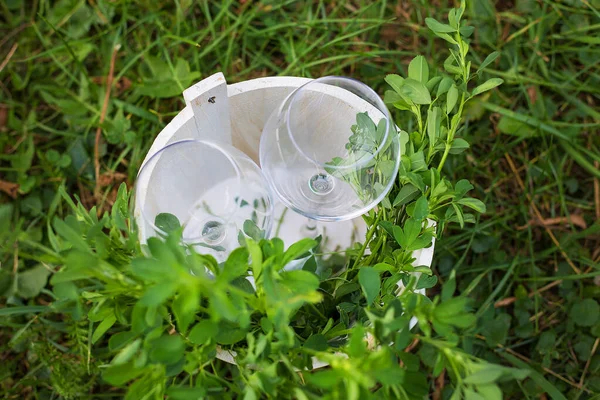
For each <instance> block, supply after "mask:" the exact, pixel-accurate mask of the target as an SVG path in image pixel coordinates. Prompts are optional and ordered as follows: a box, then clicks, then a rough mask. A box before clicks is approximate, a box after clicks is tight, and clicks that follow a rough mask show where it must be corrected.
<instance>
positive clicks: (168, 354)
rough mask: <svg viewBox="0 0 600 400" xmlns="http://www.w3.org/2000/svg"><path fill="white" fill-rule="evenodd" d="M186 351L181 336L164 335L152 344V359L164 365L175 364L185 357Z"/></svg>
mask: <svg viewBox="0 0 600 400" xmlns="http://www.w3.org/2000/svg"><path fill="white" fill-rule="evenodd" d="M184 349H185V344H184V343H183V340H182V339H181V336H179V335H178V334H175V335H163V336H161V337H159V338H158V339H156V340H154V341H153V342H152V343H151V350H150V359H151V360H152V361H155V362H159V363H162V364H167V365H168V364H174V363H176V362H177V361H179V360H180V359H181V357H183V352H184Z"/></svg>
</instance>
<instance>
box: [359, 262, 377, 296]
mask: <svg viewBox="0 0 600 400" xmlns="http://www.w3.org/2000/svg"><path fill="white" fill-rule="evenodd" d="M358 283H360V287H361V288H362V290H363V293H364V295H365V298H366V299H367V304H368V305H371V304H372V303H373V301H374V300H375V298H376V297H377V295H379V289H380V287H381V281H380V280H379V273H378V272H377V271H376V270H374V269H373V268H371V267H363V268H361V269H360V270H359V271H358Z"/></svg>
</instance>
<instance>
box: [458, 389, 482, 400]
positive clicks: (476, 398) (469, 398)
mask: <svg viewBox="0 0 600 400" xmlns="http://www.w3.org/2000/svg"><path fill="white" fill-rule="evenodd" d="M463 393H464V394H465V400H486V399H485V398H484V397H482V396H481V395H479V394H478V393H475V392H474V391H473V390H471V389H469V388H463Z"/></svg>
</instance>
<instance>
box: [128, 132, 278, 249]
mask: <svg viewBox="0 0 600 400" xmlns="http://www.w3.org/2000/svg"><path fill="white" fill-rule="evenodd" d="M135 215H136V220H137V221H138V225H140V233H141V235H142V240H143V241H145V239H147V238H149V237H151V236H159V237H165V236H167V235H168V233H169V232H170V231H171V230H174V229H179V230H181V233H180V234H181V239H182V241H183V242H184V243H185V244H187V245H189V246H191V247H193V248H194V249H195V250H196V251H198V252H200V253H207V254H211V255H213V256H214V257H215V258H216V259H217V260H218V261H224V260H225V259H226V258H227V256H228V255H229V253H230V252H231V251H232V250H234V249H235V248H237V247H238V246H240V245H241V244H243V241H244V240H245V239H244V238H245V237H250V238H253V239H255V240H259V239H261V238H265V237H268V235H269V232H270V229H271V225H272V220H273V201H272V198H271V192H270V190H269V186H268V183H267V182H266V181H265V179H264V177H263V175H262V173H261V170H260V169H259V168H258V166H257V165H256V164H255V163H254V162H253V161H252V160H251V159H250V158H249V157H248V156H247V155H245V154H244V153H242V152H241V151H239V150H237V149H236V148H234V147H233V146H230V145H228V144H225V143H216V142H212V141H208V140H192V139H190V140H182V141H179V142H175V143H171V144H169V145H167V146H165V147H164V148H162V149H160V150H159V151H157V152H156V153H155V154H154V155H153V156H152V157H150V158H149V159H148V160H147V161H146V162H145V163H144V165H143V166H142V168H141V170H140V172H139V174H138V177H137V181H136V189H135Z"/></svg>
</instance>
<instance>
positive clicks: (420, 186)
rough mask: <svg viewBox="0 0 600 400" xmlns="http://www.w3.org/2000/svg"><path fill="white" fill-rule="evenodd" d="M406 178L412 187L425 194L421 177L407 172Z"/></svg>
mask: <svg viewBox="0 0 600 400" xmlns="http://www.w3.org/2000/svg"><path fill="white" fill-rule="evenodd" d="M406 177H407V178H408V180H409V181H410V183H412V184H413V185H414V186H416V187H417V188H418V189H419V190H420V191H421V192H423V193H425V182H424V181H423V178H422V177H421V175H418V174H415V173H414V172H409V173H407V174H406Z"/></svg>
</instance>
